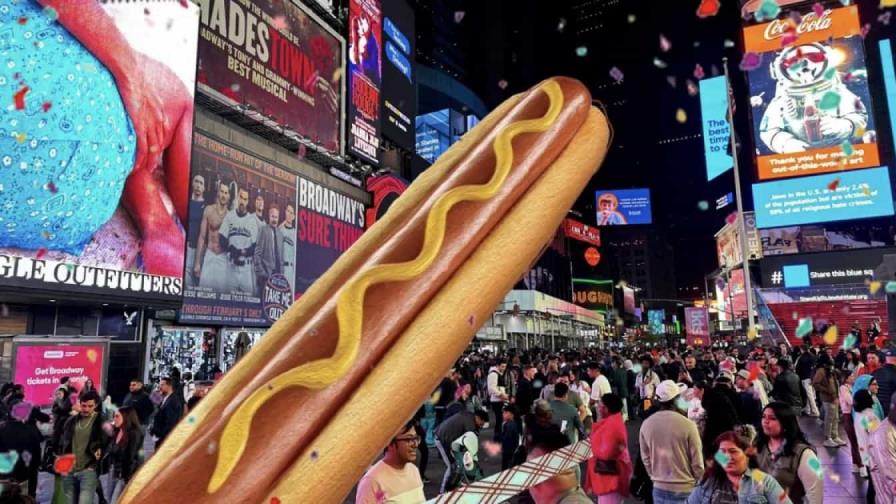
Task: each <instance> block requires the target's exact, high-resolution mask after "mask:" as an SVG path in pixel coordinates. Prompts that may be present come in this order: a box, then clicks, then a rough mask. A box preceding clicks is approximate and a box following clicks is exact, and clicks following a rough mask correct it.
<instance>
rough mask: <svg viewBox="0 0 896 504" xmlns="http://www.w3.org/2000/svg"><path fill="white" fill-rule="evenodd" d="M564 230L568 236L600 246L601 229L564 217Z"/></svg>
mask: <svg viewBox="0 0 896 504" xmlns="http://www.w3.org/2000/svg"><path fill="white" fill-rule="evenodd" d="M563 230H564V233H565V234H566V237H567V238H572V239H573V240H578V241H581V242H584V243H590V244H591V245H596V246H598V247H599V246H600V229H597V228H594V227H592V226H589V225H587V224H584V223H582V222H579V221H577V220H575V219H570V218H566V219H563Z"/></svg>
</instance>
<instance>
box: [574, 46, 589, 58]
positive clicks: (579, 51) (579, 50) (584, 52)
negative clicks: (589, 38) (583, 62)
mask: <svg viewBox="0 0 896 504" xmlns="http://www.w3.org/2000/svg"><path fill="white" fill-rule="evenodd" d="M576 56H578V57H580V58H584V57H585V56H588V48H587V47H585V46H579V47H576Z"/></svg>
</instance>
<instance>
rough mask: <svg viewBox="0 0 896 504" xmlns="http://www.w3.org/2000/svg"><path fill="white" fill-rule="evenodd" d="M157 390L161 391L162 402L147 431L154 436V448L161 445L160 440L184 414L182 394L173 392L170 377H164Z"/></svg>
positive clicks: (162, 439)
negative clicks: (150, 427)
mask: <svg viewBox="0 0 896 504" xmlns="http://www.w3.org/2000/svg"><path fill="white" fill-rule="evenodd" d="M159 391H160V392H161V393H162V404H161V406H159V412H158V413H157V414H156V418H155V420H153V422H152V429H150V431H149V433H150V434H152V435H153V436H155V437H156V449H157V450H158V449H159V446H161V445H162V441H164V440H165V438H166V437H168V434H169V433H170V432H171V431H172V430H173V429H174V426H175V425H177V422H179V421H180V418H181V417H182V416H184V401H183V396H181V395H180V394H177V393H175V390H174V383H173V382H172V380H171V378H168V377H164V378H162V380H161V382H160V383H159Z"/></svg>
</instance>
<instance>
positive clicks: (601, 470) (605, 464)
mask: <svg viewBox="0 0 896 504" xmlns="http://www.w3.org/2000/svg"><path fill="white" fill-rule="evenodd" d="M594 472H595V473H597V474H619V464H618V463H617V462H616V461H615V460H601V459H594Z"/></svg>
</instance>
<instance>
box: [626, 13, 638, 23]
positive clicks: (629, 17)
mask: <svg viewBox="0 0 896 504" xmlns="http://www.w3.org/2000/svg"><path fill="white" fill-rule="evenodd" d="M627 19H628V24H632V23H634V22H635V21H636V20H637V18H636V17H635V15H634V14H629V15H628V18H627Z"/></svg>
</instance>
